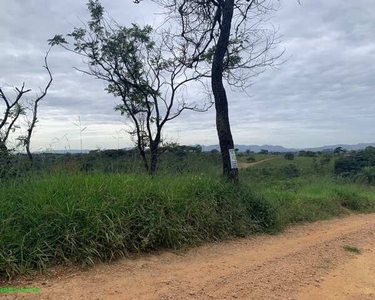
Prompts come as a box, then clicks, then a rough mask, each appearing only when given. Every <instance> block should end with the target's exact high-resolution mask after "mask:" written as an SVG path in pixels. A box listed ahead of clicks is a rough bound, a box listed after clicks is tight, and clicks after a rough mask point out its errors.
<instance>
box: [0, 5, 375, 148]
mask: <svg viewBox="0 0 375 300" xmlns="http://www.w3.org/2000/svg"><path fill="white" fill-rule="evenodd" d="M281 3H282V7H281V8H280V10H279V11H278V12H277V13H276V14H275V16H274V18H273V20H272V22H273V23H274V24H275V25H277V26H279V27H280V33H281V34H283V38H282V44H281V47H282V48H285V49H286V55H285V57H290V59H289V61H287V62H286V63H285V64H284V65H282V66H281V67H280V68H278V70H271V69H269V70H267V71H266V72H265V73H264V74H262V75H261V76H259V77H258V78H256V79H255V80H254V83H253V85H252V86H251V87H250V88H249V89H248V90H247V93H241V92H231V91H230V92H229V93H228V96H229V109H230V117H231V124H232V131H233V136H234V139H235V143H236V144H259V145H263V144H272V145H283V146H287V147H312V146H321V145H327V144H337V143H360V142H375V126H374V121H375V101H374V100H375V99H374V98H375V97H374V95H375V18H374V15H375V1H374V0H356V1H342V0H329V1H327V0H304V2H303V5H302V6H300V5H298V4H297V1H295V0H283V1H281ZM102 4H103V5H104V7H105V8H106V10H107V12H108V13H109V14H110V15H111V16H112V17H113V18H114V19H116V20H117V21H118V22H119V23H121V24H123V25H128V24H130V23H132V22H136V23H139V24H141V25H145V24H151V25H157V24H159V23H160V22H161V21H162V19H163V16H160V15H159V14H156V12H157V11H158V8H157V7H156V6H155V5H153V4H152V3H151V2H150V1H148V0H146V1H144V3H142V4H140V5H135V4H133V3H132V1H131V0H103V1H102ZM78 18H80V19H86V18H87V10H86V1H85V0H63V1H51V0H2V3H1V10H0V37H1V39H0V70H1V72H0V86H2V87H3V88H4V89H5V90H7V91H8V92H10V91H9V87H10V86H19V85H21V84H22V82H23V81H25V82H26V86H27V87H28V88H32V89H33V92H34V93H35V92H37V91H38V90H39V86H43V85H44V84H45V83H46V82H47V80H48V78H47V77H46V73H45V71H44V70H43V68H42V66H43V58H44V55H45V51H46V50H47V49H48V46H47V42H46V41H47V39H49V38H51V37H53V36H54V35H55V34H57V33H68V32H69V31H70V30H71V29H72V27H73V26H75V25H76V26H79V25H80V21H79V20H78ZM49 63H50V69H51V71H52V73H53V75H54V82H53V86H52V88H51V90H50V92H49V94H48V96H47V97H46V98H45V99H44V100H43V103H42V104H41V107H40V115H39V123H38V125H37V126H38V127H37V130H36V133H35V136H34V139H33V141H32V143H33V144H32V145H33V147H32V148H33V149H34V150H38V149H46V148H50V147H52V148H54V149H64V147H68V146H70V147H71V148H72V149H73V148H74V149H78V148H79V129H78V128H77V127H75V125H73V122H76V121H77V119H78V116H80V118H81V120H82V126H84V127H85V126H87V129H86V130H85V131H84V135H83V142H84V146H83V147H84V148H86V149H94V148H97V147H100V148H107V149H108V148H117V141H116V140H115V139H114V138H113V136H117V134H116V131H119V130H120V129H121V128H125V127H126V126H125V122H126V120H125V119H124V118H123V117H121V116H119V115H118V113H116V112H115V111H114V110H113V107H114V106H115V104H116V103H117V102H116V99H115V98H113V97H111V96H110V95H108V94H106V93H105V92H104V91H103V88H104V85H103V84H102V83H101V82H100V81H97V80H95V79H93V78H90V77H88V76H85V75H83V74H81V73H78V72H77V71H75V70H74V69H73V66H82V64H81V60H80V59H79V58H77V57H76V56H75V55H74V54H71V53H68V52H66V51H64V50H63V49H59V48H54V49H53V50H52V52H51V54H50V59H49ZM10 95H12V96H13V94H11V93H10ZM30 95H31V94H30ZM64 135H66V137H67V139H61V140H60V142H57V139H56V138H58V139H59V138H61V137H62V136H64ZM166 135H167V137H168V138H169V139H171V140H173V141H177V142H179V143H180V144H205V145H209V144H217V143H218V139H217V135H216V131H215V114H214V110H213V109H212V110H211V111H209V112H208V113H205V114H197V113H191V112H186V113H185V114H183V115H182V116H181V117H179V118H178V119H176V120H175V121H174V122H172V123H168V124H167V125H166ZM120 136H121V137H122V139H121V140H120V147H128V146H130V145H131V141H130V139H129V137H128V135H127V134H126V133H124V132H122V133H121V134H120Z"/></svg>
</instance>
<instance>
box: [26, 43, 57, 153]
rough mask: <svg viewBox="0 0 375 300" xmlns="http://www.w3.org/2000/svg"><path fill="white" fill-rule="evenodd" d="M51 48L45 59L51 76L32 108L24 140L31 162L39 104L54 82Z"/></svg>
mask: <svg viewBox="0 0 375 300" xmlns="http://www.w3.org/2000/svg"><path fill="white" fill-rule="evenodd" d="M50 50H51V48H50V49H49V50H48V51H47V54H46V56H45V57H44V63H45V65H44V68H45V69H46V70H47V72H48V75H49V81H48V83H47V85H46V86H45V88H44V89H43V90H42V93H41V95H40V96H38V97H37V98H36V99H35V100H34V102H33V107H32V118H31V121H30V122H29V124H28V129H27V135H26V136H25V137H24V139H23V142H24V144H25V147H26V152H27V156H28V157H29V159H30V160H33V155H32V153H31V151H30V144H31V136H32V134H33V131H34V128H35V125H36V123H37V121H38V118H37V117H38V108H39V103H40V101H41V100H42V99H43V98H44V97H45V96H46V95H47V92H48V89H49V88H50V86H51V84H52V81H53V77H52V74H51V71H50V69H49V67H48V54H49V52H50Z"/></svg>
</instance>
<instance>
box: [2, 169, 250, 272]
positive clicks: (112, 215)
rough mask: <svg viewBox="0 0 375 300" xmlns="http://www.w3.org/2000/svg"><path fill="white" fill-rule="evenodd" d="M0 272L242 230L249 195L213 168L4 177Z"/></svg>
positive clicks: (86, 259)
mask: <svg viewBox="0 0 375 300" xmlns="http://www.w3.org/2000/svg"><path fill="white" fill-rule="evenodd" d="M0 199H1V200H0V207H1V210H0V220H1V226H0V273H1V274H7V275H8V276H10V275H11V274H15V273H23V272H25V271H27V270H29V269H32V268H44V267H45V266H46V265H47V264H48V263H62V262H68V261H69V262H80V263H84V264H93V263H94V262H95V261H96V260H102V261H109V260H112V259H115V258H117V257H120V256H124V255H126V254H127V253H129V252H139V251H150V250H154V249H160V248H179V247H181V246H184V245H192V244H197V243H200V242H202V241H210V240H218V239H223V238H227V237H232V236H243V235H246V234H249V233H251V232H253V231H254V230H255V228H256V224H255V222H254V221H253V220H252V218H251V215H252V214H251V213H249V210H251V199H245V198H244V197H243V195H241V194H240V192H239V191H238V190H237V189H236V188H235V187H233V186H231V185H230V184H228V183H226V182H224V181H222V180H218V179H217V178H214V177H210V176H197V175H186V176H177V177H172V176H159V177H156V178H150V177H148V176H142V175H126V176H124V175H123V176H120V175H113V174H112V175H108V174H107V175H105V174H95V175H86V174H81V175H79V174H77V175H70V176H68V175H63V174H60V175H54V176H49V177H44V178H39V179H36V178H33V179H28V180H24V181H22V182H21V181H19V180H18V181H13V182H9V183H8V184H1V185H0Z"/></svg>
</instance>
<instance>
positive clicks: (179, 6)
mask: <svg viewBox="0 0 375 300" xmlns="http://www.w3.org/2000/svg"><path fill="white" fill-rule="evenodd" d="M141 1H142V0H135V1H134V2H135V3H140V2H141ZM153 1H154V2H156V3H158V4H159V5H161V6H162V7H163V8H164V9H165V10H166V11H167V14H168V16H169V20H170V21H173V22H177V23H178V28H179V30H178V32H177V34H178V35H179V37H180V38H181V39H182V40H183V41H184V42H185V43H184V51H185V53H186V54H187V55H188V57H189V59H187V60H186V62H187V63H188V64H189V66H190V67H191V68H195V69H196V70H202V69H203V70H206V69H207V68H208V69H210V71H211V73H210V76H211V88H212V92H213V95H214V99H215V108H216V126H217V132H218V137H219V142H220V149H221V155H222V162H223V173H224V175H225V176H226V177H228V178H229V179H231V180H233V181H235V182H237V181H238V170H237V169H236V168H232V166H231V160H230V150H232V149H234V142H233V137H232V133H231V128H230V122H229V112H228V98H227V94H226V88H225V84H224V83H225V82H226V83H227V84H229V85H230V86H231V87H234V88H240V89H245V88H246V87H248V86H249V85H250V84H251V78H252V77H254V76H257V75H258V74H259V73H261V72H263V71H264V70H265V68H266V67H268V66H273V65H275V64H276V62H277V61H278V60H279V58H280V57H281V56H282V54H283V51H281V52H277V51H274V50H275V48H276V45H277V44H278V42H279V39H278V35H277V30H276V29H275V28H274V27H273V26H271V25H270V23H269V22H268V21H269V20H268V15H269V13H270V12H271V11H274V10H276V9H277V1H273V0H204V1H202V0H153Z"/></svg>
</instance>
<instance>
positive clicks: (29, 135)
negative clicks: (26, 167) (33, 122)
mask: <svg viewBox="0 0 375 300" xmlns="http://www.w3.org/2000/svg"><path fill="white" fill-rule="evenodd" d="M31 133H32V128H30V129H29V130H28V136H27V140H26V153H27V156H28V157H29V159H30V160H31V161H32V160H33V155H32V154H31V151H30V142H31Z"/></svg>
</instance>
